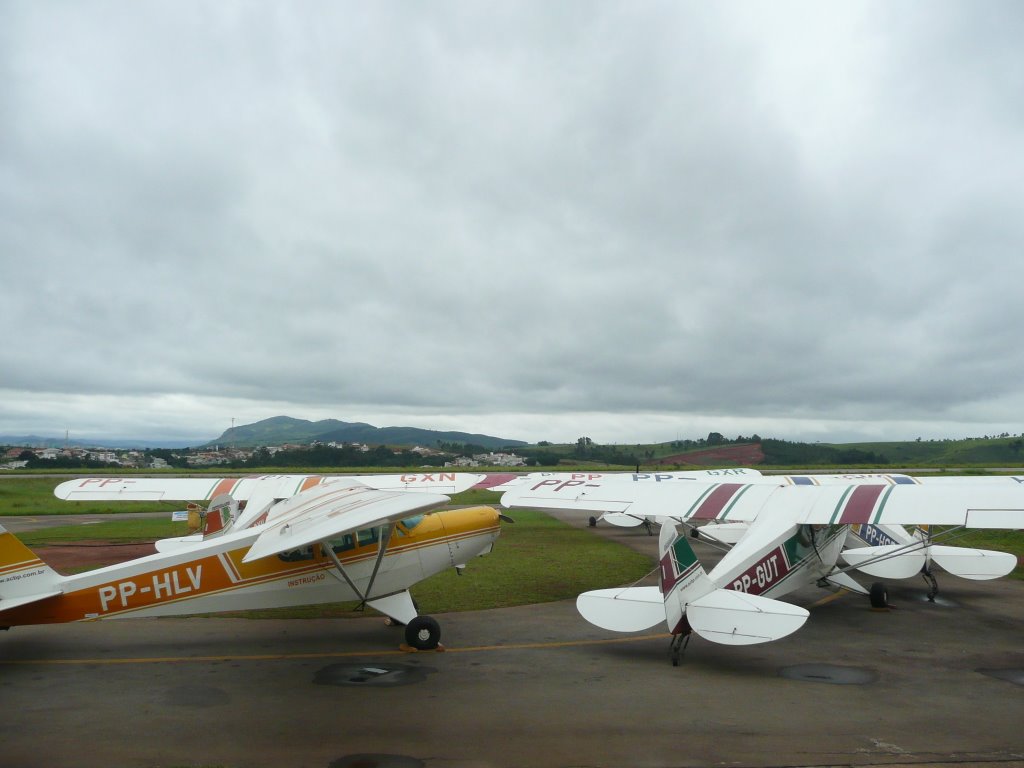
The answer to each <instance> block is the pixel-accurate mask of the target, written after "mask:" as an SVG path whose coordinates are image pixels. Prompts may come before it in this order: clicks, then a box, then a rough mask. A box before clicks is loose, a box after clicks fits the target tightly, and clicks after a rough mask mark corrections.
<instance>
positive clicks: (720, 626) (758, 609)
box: [686, 589, 810, 645]
mask: <svg viewBox="0 0 1024 768" xmlns="http://www.w3.org/2000/svg"><path fill="white" fill-rule="evenodd" d="M808 616H810V614H809V613H808V612H807V611H806V610H805V609H803V608H801V607H800V606H798V605H793V604H791V603H783V602H781V601H779V600H771V599H769V598H767V597H760V596H758V595H748V594H747V593H746V592H735V591H733V590H731V589H716V590H715V591H714V592H711V593H709V594H707V595H704V597H701V598H699V599H697V600H695V601H693V602H692V603H690V604H689V605H687V606H686V617H687V619H688V620H689V622H690V627H691V628H692V629H693V631H694V632H696V633H697V634H698V635H700V636H701V637H703V638H704V639H706V640H710V641H712V642H714V643H722V644H724V645H753V644H754V643H766V642H768V641H770V640H778V639H779V638H782V637H785V636H786V635H788V634H790V633H792V632H796V630H798V629H800V627H802V626H803V624H804V622H805V621H807V617H808Z"/></svg>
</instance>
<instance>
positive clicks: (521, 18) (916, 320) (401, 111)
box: [0, 0, 1024, 443]
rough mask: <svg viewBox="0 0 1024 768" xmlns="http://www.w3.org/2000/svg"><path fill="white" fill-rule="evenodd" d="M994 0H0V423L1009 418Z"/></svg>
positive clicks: (1010, 24) (158, 428)
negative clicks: (844, 0)
mask: <svg viewBox="0 0 1024 768" xmlns="http://www.w3.org/2000/svg"><path fill="white" fill-rule="evenodd" d="M1022 36H1024V5H1022V4H1021V3H1019V2H1012V1H1010V2H990V1H985V2H973V1H972V2H942V1H941V0H929V2H924V1H923V0H922V1H917V2H906V1H900V0H888V1H886V2H848V3H840V2H834V3H831V2H830V3H821V2H772V3H761V2H728V1H726V2H700V3H697V2H682V1H678V0H677V1H674V2H663V3H662V2H638V1H635V0H630V1H629V2H621V3H618V2H589V1H588V2H549V1H547V0H544V1H542V2H540V1H539V2H515V3H504V4H496V3H478V2H430V3H423V2H373V3H364V2H338V3H327V2H294V1H289V2H280V3H272V2H240V3H229V2H220V1H218V2H178V1H177V0H176V1H175V2H111V3H104V2H75V3H64V2H10V1H9V0H0V307H2V310H3V313H2V317H3V339H2V343H0V434H25V433H35V434H45V435H53V434H59V435H63V434H64V431H65V430H69V431H70V433H71V435H72V437H75V436H78V437H84V436H90V437H105V438H110V437H137V438H150V439H158V438H167V439H178V438H180V439H196V440H203V441H205V440H209V439H212V438H214V437H217V436H218V435H220V434H221V432H223V431H224V430H225V429H226V428H228V427H229V426H231V422H232V419H234V420H235V423H236V424H245V423H250V422H254V421H257V420H260V419H264V418H268V417H271V416H277V415H288V416H293V417H296V418H304V419H311V420H316V419H322V418H337V419H341V420H344V421H365V422H369V423H371V424H374V425H376V426H421V427H427V428H436V429H459V430H464V431H469V432H483V433H487V434H492V435H497V436H500V437H506V438H515V439H522V440H528V441H539V440H550V441H553V442H571V441H575V440H576V438H577V437H579V436H582V435H587V436H589V437H591V438H592V439H593V440H594V441H596V442H598V443H635V442H660V441H667V440H674V439H677V438H696V437H702V436H705V435H707V433H708V432H709V431H712V430H714V431H718V432H722V433H723V434H725V435H726V436H728V437H734V436H736V435H738V434H744V435H749V434H752V433H755V432H756V433H758V434H760V435H762V436H765V437H768V436H772V437H780V438H786V439H808V440H823V441H837V442H847V441H853V440H859V439H891V440H902V439H914V438H916V437H924V438H926V439H927V438H933V437H934V438H941V437H966V436H978V435H984V434H994V433H999V432H1003V431H1006V432H1010V433H1015V434H1016V433H1020V432H1022V431H1024V386H1022V382H1024V354H1022V353H1021V349H1020V348H1021V330H1022V328H1024V300H1022V288H1024V260H1022V258H1021V257H1022V253H1021V251H1022V248H1021V244H1022V243H1024V187H1022V181H1024V167H1022V166H1024V130H1022V129H1024V120H1022V115H1024V101H1022V98H1021V97H1022V94H1024V48H1022V47H1021V39H1022Z"/></svg>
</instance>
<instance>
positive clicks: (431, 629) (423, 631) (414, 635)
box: [405, 616, 441, 651]
mask: <svg viewBox="0 0 1024 768" xmlns="http://www.w3.org/2000/svg"><path fill="white" fill-rule="evenodd" d="M405 642H406V643H407V644H408V645H410V646H411V647H413V648H415V649H416V650H417V651H431V650H433V649H434V648H437V646H438V644H440V642H441V625H440V624H438V623H437V620H436V619H433V618H431V617H430V616H417V617H416V618H415V619H413V620H412V621H410V622H409V623H408V624H406V625H405Z"/></svg>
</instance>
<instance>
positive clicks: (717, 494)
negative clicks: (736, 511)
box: [691, 483, 743, 520]
mask: <svg viewBox="0 0 1024 768" xmlns="http://www.w3.org/2000/svg"><path fill="white" fill-rule="evenodd" d="M742 487H743V485H742V483H722V484H721V485H720V486H718V487H717V488H715V490H713V491H712V492H711V493H710V494H708V497H707V498H706V499H704V502H703V503H702V504H701V505H700V506H699V507H697V511H696V512H694V513H693V515H691V517H692V518H693V519H694V520H714V519H715V518H716V517H718V515H719V513H720V512H721V511H722V509H723V508H724V507H725V505H726V504H728V503H729V499H731V498H732V497H733V496H734V495H735V494H736V492H737V491H738V490H739V489H740V488H742Z"/></svg>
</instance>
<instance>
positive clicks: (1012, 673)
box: [978, 669, 1024, 685]
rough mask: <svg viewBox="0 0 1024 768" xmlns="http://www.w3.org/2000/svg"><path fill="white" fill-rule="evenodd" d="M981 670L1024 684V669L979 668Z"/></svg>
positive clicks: (1008, 680)
mask: <svg viewBox="0 0 1024 768" xmlns="http://www.w3.org/2000/svg"><path fill="white" fill-rule="evenodd" d="M978 671H979V672H981V674H983V675H988V676H989V677H995V678H997V679H999V680H1006V681H1007V682H1009V683H1016V684H1017V685H1024V669H979V670H978Z"/></svg>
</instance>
